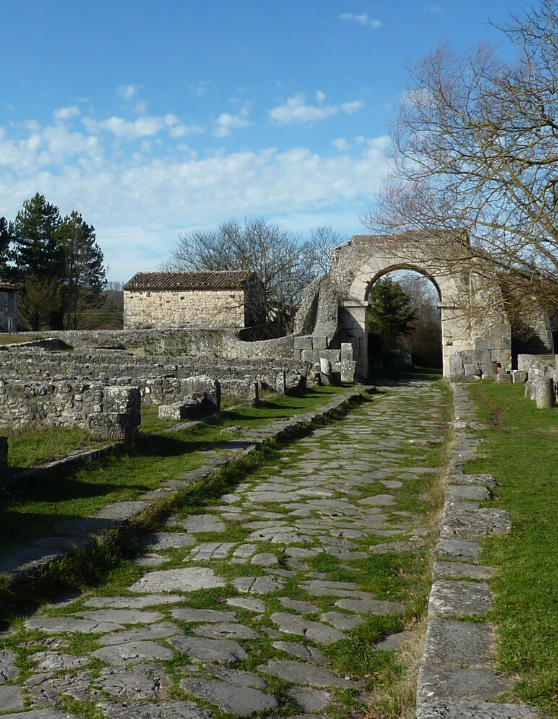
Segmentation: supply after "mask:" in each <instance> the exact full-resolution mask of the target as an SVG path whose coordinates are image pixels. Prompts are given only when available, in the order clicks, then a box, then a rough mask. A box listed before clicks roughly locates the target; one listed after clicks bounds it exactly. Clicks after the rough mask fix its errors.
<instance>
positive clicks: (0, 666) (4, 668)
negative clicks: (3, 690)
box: [0, 649, 19, 684]
mask: <svg viewBox="0 0 558 719" xmlns="http://www.w3.org/2000/svg"><path fill="white" fill-rule="evenodd" d="M15 658H16V655H15V654H14V652H12V650H11V649H0V684H4V683H5V682H9V681H12V680H13V679H17V678H18V676H19V670H18V668H17V667H16V665H15V664H14V661H15Z"/></svg>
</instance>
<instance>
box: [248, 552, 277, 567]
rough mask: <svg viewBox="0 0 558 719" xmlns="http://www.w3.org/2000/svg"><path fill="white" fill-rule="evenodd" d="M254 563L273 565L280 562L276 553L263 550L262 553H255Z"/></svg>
mask: <svg viewBox="0 0 558 719" xmlns="http://www.w3.org/2000/svg"><path fill="white" fill-rule="evenodd" d="M252 564H258V565H260V566H262V567H271V566H272V565H273V564H279V560H278V559H277V557H276V555H275V554H272V553H271V552H262V553H261V554H255V555H254V556H253V557H252Z"/></svg>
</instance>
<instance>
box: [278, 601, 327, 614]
mask: <svg viewBox="0 0 558 719" xmlns="http://www.w3.org/2000/svg"><path fill="white" fill-rule="evenodd" d="M278 599H279V601H280V602H281V604H282V605H283V606H284V607H286V608H287V609H294V610H295V612H300V613H301V614H318V612H319V611H320V610H319V609H318V607H315V606H314V605H313V604H312V603H311V602H305V601H303V600H301V599H290V598H289V597H278Z"/></svg>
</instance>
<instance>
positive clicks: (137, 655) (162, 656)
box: [91, 641, 175, 666]
mask: <svg viewBox="0 0 558 719" xmlns="http://www.w3.org/2000/svg"><path fill="white" fill-rule="evenodd" d="M91 654H92V656H94V657H97V659H102V660H103V661H104V662H107V664H112V665H116V666H122V665H125V664H139V663H140V662H146V661H151V660H153V659H159V660H163V661H168V660H170V659H173V658H174V656H175V653H174V652H173V651H172V650H171V649H168V648H167V647H163V646H161V645H160V644H157V643H156V642H152V641H137V642H127V643H126V644H114V645H112V646H106V647H102V648H101V649H95V651H94V652H92V653H91Z"/></svg>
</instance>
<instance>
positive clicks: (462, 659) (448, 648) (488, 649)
mask: <svg viewBox="0 0 558 719" xmlns="http://www.w3.org/2000/svg"><path fill="white" fill-rule="evenodd" d="M493 648H494V637H493V630H492V627H490V626H489V625H487V624H473V623H471V622H456V621H449V620H446V619H432V620H431V621H430V622H429V623H428V629H427V631H426V642H425V646H424V651H423V655H422V660H423V662H425V663H428V664H430V663H431V664H445V665H448V664H454V665H456V666H459V667H478V666H482V665H483V664H488V663H489V662H490V660H491V657H492V652H493Z"/></svg>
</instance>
